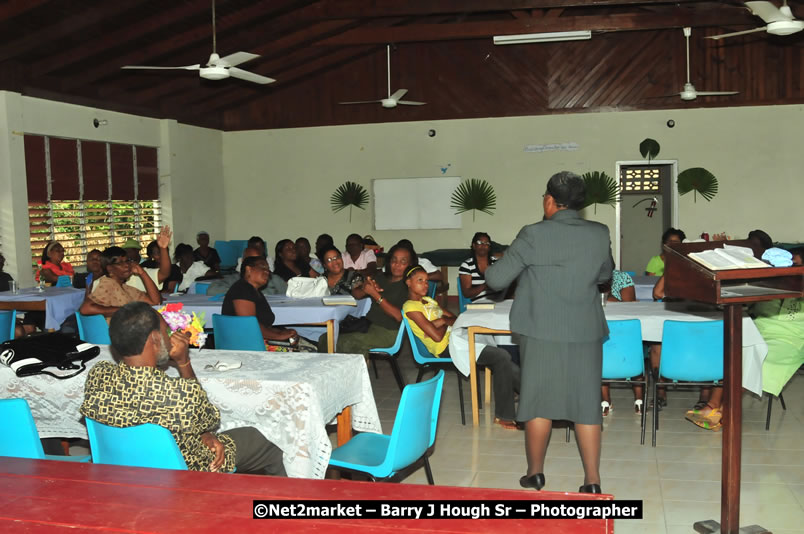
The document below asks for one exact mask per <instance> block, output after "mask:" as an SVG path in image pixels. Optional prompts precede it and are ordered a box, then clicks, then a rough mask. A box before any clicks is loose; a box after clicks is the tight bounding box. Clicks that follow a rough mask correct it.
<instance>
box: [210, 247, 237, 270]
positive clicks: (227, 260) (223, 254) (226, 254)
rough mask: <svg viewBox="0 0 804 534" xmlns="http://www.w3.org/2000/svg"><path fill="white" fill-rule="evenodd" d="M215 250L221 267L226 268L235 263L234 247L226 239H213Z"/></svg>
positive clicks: (235, 252) (235, 253)
mask: <svg viewBox="0 0 804 534" xmlns="http://www.w3.org/2000/svg"><path fill="white" fill-rule="evenodd" d="M215 250H217V251H218V256H220V258H221V268H222V269H226V268H230V267H234V266H235V265H237V258H239V257H240V256H239V255H238V254H237V251H236V250H235V247H234V246H233V245H232V244H231V243H229V242H228V241H215Z"/></svg>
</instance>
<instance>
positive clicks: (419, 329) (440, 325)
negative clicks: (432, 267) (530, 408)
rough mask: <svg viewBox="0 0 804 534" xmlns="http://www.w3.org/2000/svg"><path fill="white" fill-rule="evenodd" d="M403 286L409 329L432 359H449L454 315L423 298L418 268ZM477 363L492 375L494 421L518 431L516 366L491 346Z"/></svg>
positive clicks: (410, 271) (422, 273) (424, 288)
mask: <svg viewBox="0 0 804 534" xmlns="http://www.w3.org/2000/svg"><path fill="white" fill-rule="evenodd" d="M405 283H406V284H407V286H408V301H407V302H405V304H404V305H403V306H402V313H403V314H404V316H405V317H406V318H407V319H408V324H409V325H410V329H411V330H412V331H413V334H414V335H415V336H416V337H418V338H419V339H421V340H422V342H423V343H424V346H425V347H427V350H429V351H430V353H431V354H432V355H433V356H437V357H439V358H449V357H450V355H449V335H450V331H451V329H452V325H453V323H455V315H454V314H452V313H450V312H449V311H447V310H442V309H441V307H439V305H438V303H437V302H436V301H435V300H434V299H431V298H430V297H428V296H426V295H427V290H428V288H429V284H428V281H427V273H426V272H425V270H424V269H423V268H422V266H421V265H415V266H413V267H411V268H410V269H408V270H407V272H406V274H405ZM477 363H478V365H485V366H486V367H488V368H490V369H491V372H492V375H493V379H494V386H493V388H492V389H493V390H494V415H495V416H496V417H495V419H494V422H495V423H497V424H498V425H500V426H502V427H503V428H505V429H507V430H517V428H518V426H517V423H516V420H515V419H516V410H515V409H514V391H519V366H517V365H516V364H514V363H513V361H511V356H510V355H509V354H508V353H507V352H506V351H505V350H503V349H501V348H498V347H490V346H486V347H485V348H484V349H483V351H482V352H481V353H480V356H479V357H478V358H477Z"/></svg>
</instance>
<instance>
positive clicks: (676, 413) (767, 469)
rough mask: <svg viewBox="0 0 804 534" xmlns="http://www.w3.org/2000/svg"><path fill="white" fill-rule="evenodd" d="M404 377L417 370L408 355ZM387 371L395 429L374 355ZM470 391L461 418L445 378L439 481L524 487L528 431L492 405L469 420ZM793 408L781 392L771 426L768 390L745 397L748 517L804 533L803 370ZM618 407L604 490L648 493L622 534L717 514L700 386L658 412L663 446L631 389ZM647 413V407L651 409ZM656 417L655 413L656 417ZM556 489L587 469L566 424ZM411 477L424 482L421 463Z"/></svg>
mask: <svg viewBox="0 0 804 534" xmlns="http://www.w3.org/2000/svg"><path fill="white" fill-rule="evenodd" d="M400 363H401V367H402V372H403V374H404V375H405V378H406V380H408V381H412V380H413V379H414V378H415V376H416V370H415V368H414V364H413V362H412V361H402V362H400ZM377 365H378V368H379V372H380V378H379V379H375V378H374V375H373V373H371V378H372V385H373V388H374V394H375V398H376V400H377V408H378V410H379V413H380V418H381V420H382V423H383V430H384V431H385V432H390V431H391V427H392V425H393V420H394V416H395V413H396V409H397V406H398V403H399V396H400V393H399V389H398V387H397V386H396V383H395V382H394V380H393V375H392V374H391V371H390V368H389V366H388V364H387V363H385V362H382V361H379V362H377ZM464 386H465V387H464V389H465V390H466V393H467V400H466V411H467V423H468V424H467V425H466V426H463V425H461V420H460V410H459V404H458V392H457V384H456V379H455V375H454V373H452V374H448V375H447V377H446V380H445V385H444V392H443V398H442V405H441V414H440V419H439V425H438V438H437V440H436V445H435V452H434V454H433V457H432V458H431V460H430V463H431V465H432V467H433V474H434V478H435V481H436V484H443V485H453V486H475V487H488V488H509V489H520V487H519V477H520V476H521V475H523V474H525V471H526V468H527V464H526V461H525V453H524V435H523V432H514V431H508V430H503V429H502V428H500V427H498V426H496V425H493V424H492V422H491V421H492V419H493V418H492V413H493V412H492V410H489V409H488V408H486V409H484V410H483V411H481V414H480V418H481V420H480V426H479V427H478V428H473V427H472V426H471V407H470V403H469V401H468V382H464ZM784 397H785V401H786V403H787V410H786V411H783V410H782V409H781V406H780V404H779V401H778V400H774V406H773V417H772V421H771V429H770V431H769V432H766V431H765V416H766V412H767V402H768V401H767V397H764V398H763V399H761V400H759V399H756V398H754V397H753V396H749V395H747V394H746V395H744V397H743V456H742V460H743V462H742V463H743V469H742V496H741V524H742V525H743V526H747V525H752V524H759V525H762V526H763V527H765V528H767V529H770V530H772V531H773V532H774V533H775V534H790V533H793V532H797V533H804V427H803V426H802V423H804V374H802V373H799V374H798V375H796V376H795V377H793V379H792V380H791V381H790V383H789V384H788V386H787V388H786V389H785V391H784ZM612 398H613V404H614V410H613V412H612V414H611V415H610V416H609V417H607V418H606V420H605V423H604V431H603V451H602V460H601V476H602V487H603V490H604V491H606V492H608V493H613V494H614V495H615V497H617V498H620V499H642V500H643V501H644V519H643V520H641V521H618V522H617V523H616V527H615V531H616V532H617V533H618V534H620V533H631V532H634V533H636V532H639V533H649V534H663V533H668V534H676V533H682V532H684V533H689V532H693V530H692V524H693V522H695V521H698V520H704V519H717V520H719V516H720V504H719V503H720V448H721V434H720V433H713V432H710V431H706V430H702V429H699V428H698V427H696V426H695V425H693V424H692V423H689V422H687V421H685V420H684V412H685V411H686V410H687V409H689V408H690V407H691V405H692V404H694V403H695V401H696V400H697V392H693V391H670V392H669V394H668V406H667V408H665V409H664V410H663V411H662V412H661V417H660V427H661V430H660V431H659V433H658V438H657V440H658V442H657V447H656V448H652V447H651V446H650V428H648V432H647V434H646V444H645V445H640V444H639V418H638V417H637V416H636V415H633V409H632V406H633V397H632V394H631V391H630V389H612ZM650 415H651V414H650V412H648V416H650ZM649 421H650V420H649ZM545 475H546V477H547V486H546V488H545V489H548V490H551V491H577V489H578V486H580V485H581V484H582V483H583V470H582V468H581V462H580V457H579V455H578V450H577V447H576V445H575V436H574V433H573V434H572V435H571V442H570V443H566V442H565V429H564V428H563V427H562V428H557V427H556V428H554V430H553V436H552V439H551V443H550V447H549V449H548V453H547V461H546V464H545ZM405 482H407V483H418V484H426V483H427V482H426V479H425V476H424V471H423V470H419V471H418V472H416V473H414V474H413V475H411V476H410V477H409V478H408V479H407V480H406V481H405Z"/></svg>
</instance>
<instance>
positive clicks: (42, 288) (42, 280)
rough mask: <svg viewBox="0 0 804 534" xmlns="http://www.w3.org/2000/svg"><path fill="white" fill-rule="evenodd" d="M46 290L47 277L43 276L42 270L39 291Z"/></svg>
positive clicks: (40, 271)
mask: <svg viewBox="0 0 804 534" xmlns="http://www.w3.org/2000/svg"><path fill="white" fill-rule="evenodd" d="M44 290H45V277H44V275H43V274H42V269H39V291H44Z"/></svg>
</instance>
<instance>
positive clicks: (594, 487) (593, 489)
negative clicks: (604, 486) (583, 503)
mask: <svg viewBox="0 0 804 534" xmlns="http://www.w3.org/2000/svg"><path fill="white" fill-rule="evenodd" d="M578 493H603V490H601V489H600V484H586V485H585V486H581V487H580V488H578Z"/></svg>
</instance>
